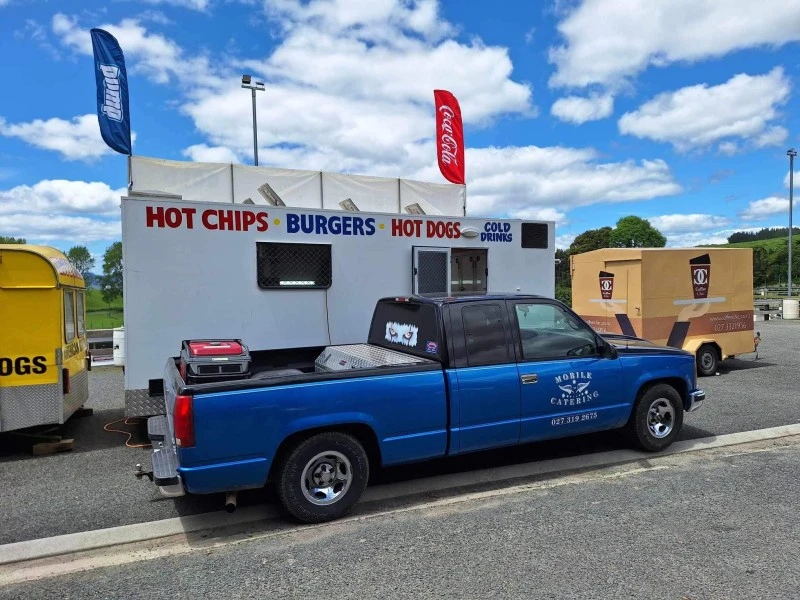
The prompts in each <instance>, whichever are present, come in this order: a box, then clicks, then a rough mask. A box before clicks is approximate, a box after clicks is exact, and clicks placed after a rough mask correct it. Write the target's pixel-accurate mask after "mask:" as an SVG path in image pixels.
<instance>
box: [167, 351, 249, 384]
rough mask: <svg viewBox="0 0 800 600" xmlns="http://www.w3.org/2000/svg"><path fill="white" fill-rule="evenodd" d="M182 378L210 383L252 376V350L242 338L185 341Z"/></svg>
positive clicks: (191, 381) (182, 352) (182, 357)
mask: <svg viewBox="0 0 800 600" xmlns="http://www.w3.org/2000/svg"><path fill="white" fill-rule="evenodd" d="M180 370H181V377H182V378H183V380H184V381H185V382H186V383H188V384H192V383H203V382H205V383H208V382H212V381H225V380H230V379H244V378H247V377H249V376H250V352H249V350H248V349H247V346H245V345H244V344H243V343H242V341H241V340H183V344H182V347H181V369H180Z"/></svg>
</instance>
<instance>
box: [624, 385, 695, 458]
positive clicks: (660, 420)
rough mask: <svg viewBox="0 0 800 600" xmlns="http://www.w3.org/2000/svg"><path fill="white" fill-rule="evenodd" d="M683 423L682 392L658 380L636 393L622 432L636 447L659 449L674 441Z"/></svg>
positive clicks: (649, 449)
mask: <svg viewBox="0 0 800 600" xmlns="http://www.w3.org/2000/svg"><path fill="white" fill-rule="evenodd" d="M682 426H683V401H682V399H681V395H680V394H679V393H678V391H677V390H676V389H675V388H674V387H672V386H671V385H668V384H666V383H659V384H656V385H654V386H652V387H650V388H648V389H646V390H645V391H644V393H642V394H641V395H640V396H639V399H638V400H637V401H636V404H635V405H634V407H633V413H632V414H631V418H630V420H629V421H628V424H627V425H626V432H625V433H626V434H627V436H628V439H629V440H630V441H631V442H632V443H633V444H634V445H635V446H636V447H637V448H640V449H641V450H645V451H647V452H658V451H660V450H664V449H665V448H667V447H668V446H670V445H671V444H672V442H674V441H675V438H677V437H678V435H680V431H681V427H682Z"/></svg>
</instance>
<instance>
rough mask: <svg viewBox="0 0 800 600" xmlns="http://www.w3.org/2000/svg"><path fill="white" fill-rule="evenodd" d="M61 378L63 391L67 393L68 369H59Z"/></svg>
mask: <svg viewBox="0 0 800 600" xmlns="http://www.w3.org/2000/svg"><path fill="white" fill-rule="evenodd" d="M61 379H62V381H63V382H64V393H65V394H69V369H61Z"/></svg>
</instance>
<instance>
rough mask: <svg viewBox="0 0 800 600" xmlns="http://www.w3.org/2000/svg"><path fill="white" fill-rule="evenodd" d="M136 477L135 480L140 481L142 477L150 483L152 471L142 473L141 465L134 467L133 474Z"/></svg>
mask: <svg viewBox="0 0 800 600" xmlns="http://www.w3.org/2000/svg"><path fill="white" fill-rule="evenodd" d="M133 474H134V475H135V476H136V479H141V478H142V477H147V478H148V479H149V480H150V483H152V482H153V472H152V471H144V470H142V465H141V464H137V465H136V471H134V473H133Z"/></svg>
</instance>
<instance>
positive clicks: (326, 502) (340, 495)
mask: <svg viewBox="0 0 800 600" xmlns="http://www.w3.org/2000/svg"><path fill="white" fill-rule="evenodd" d="M368 480H369V459H368V458H367V453H366V452H365V451H364V447H363V446H362V445H361V444H360V443H359V442H358V440H357V439H356V438H354V437H353V436H351V435H348V434H346V433H340V432H337V431H329V432H325V433H320V434H317V435H314V436H312V437H309V438H306V439H305V440H303V441H301V442H299V443H298V444H297V445H296V446H294V448H292V449H291V450H290V451H289V454H288V455H287V456H286V458H285V460H284V461H283V462H282V464H281V467H280V471H279V475H278V481H277V487H278V497H279V498H280V501H281V504H282V505H283V507H284V508H285V509H286V510H287V511H288V512H289V514H291V515H292V516H293V517H294V518H295V519H297V520H298V521H301V522H303V523H322V522H324V521H331V520H333V519H338V518H340V517H343V516H344V515H346V514H347V513H348V512H350V510H351V509H352V508H353V506H354V505H355V504H356V502H358V499H359V498H360V497H361V494H363V493H364V489H365V488H366V487H367V481H368Z"/></svg>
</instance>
